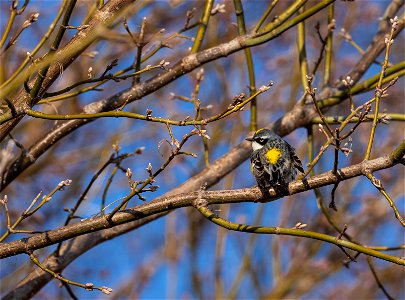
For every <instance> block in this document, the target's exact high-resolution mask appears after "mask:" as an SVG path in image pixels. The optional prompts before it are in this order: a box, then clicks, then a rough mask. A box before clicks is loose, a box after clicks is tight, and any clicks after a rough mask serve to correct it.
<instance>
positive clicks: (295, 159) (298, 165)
mask: <svg viewBox="0 0 405 300" xmlns="http://www.w3.org/2000/svg"><path fill="white" fill-rule="evenodd" d="M285 143H286V145H287V147H288V148H289V150H290V153H291V159H292V161H293V164H294V167H295V168H296V169H297V170H298V171H300V172H301V173H304V168H303V167H302V162H301V160H300V158H299V157H298V156H297V154H295V149H294V147H293V146H291V145H290V144H289V143H287V142H285Z"/></svg>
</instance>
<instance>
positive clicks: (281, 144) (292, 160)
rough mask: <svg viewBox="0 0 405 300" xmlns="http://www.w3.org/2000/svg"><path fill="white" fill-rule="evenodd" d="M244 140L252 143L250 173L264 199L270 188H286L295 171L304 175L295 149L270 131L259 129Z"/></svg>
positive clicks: (295, 173)
mask: <svg viewBox="0 0 405 300" xmlns="http://www.w3.org/2000/svg"><path fill="white" fill-rule="evenodd" d="M246 140H248V141H251V142H252V148H253V153H252V154H251V156H250V163H251V168H252V173H253V175H254V176H255V178H256V181H257V185H258V186H259V188H260V190H261V192H262V194H263V196H264V197H268V196H269V188H270V187H273V188H274V187H275V188H277V187H280V188H286V187H287V185H288V183H289V182H291V181H293V180H294V179H295V176H297V170H298V171H300V172H301V173H304V169H303V168H302V163H301V161H300V159H299V158H298V156H297V155H296V154H295V149H294V148H293V147H292V146H291V145H290V144H288V143H287V142H286V141H284V140H283V139H282V138H281V137H279V136H278V135H277V134H275V133H274V132H273V131H272V130H269V129H264V128H262V129H259V130H258V131H256V132H255V134H254V136H253V137H252V138H248V139H246Z"/></svg>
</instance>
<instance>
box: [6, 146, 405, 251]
mask: <svg viewBox="0 0 405 300" xmlns="http://www.w3.org/2000/svg"><path fill="white" fill-rule="evenodd" d="M404 153H405V141H403V142H402V144H401V145H400V146H399V147H398V148H397V149H395V150H394V151H393V152H392V153H391V154H390V155H387V156H384V157H380V158H377V159H374V160H369V161H363V162H361V163H358V164H355V165H352V166H349V167H346V168H342V169H340V170H339V172H338V174H339V175H334V174H333V173H332V172H326V173H323V174H320V175H317V176H314V177H311V178H308V179H304V180H302V181H301V180H297V181H294V182H291V183H290V184H289V186H288V193H287V192H281V191H275V190H274V189H273V188H272V189H270V190H269V194H270V198H269V199H265V202H268V201H273V200H276V199H278V198H280V197H282V196H286V195H293V194H297V193H301V192H304V191H307V190H311V189H314V188H319V187H322V186H325V185H330V184H335V183H336V182H338V181H344V180H347V179H350V178H353V177H356V176H360V175H363V174H364V173H365V170H367V172H375V171H378V170H381V169H386V168H389V167H392V166H394V165H395V164H397V163H398V162H400V161H401V159H403V156H404ZM202 184H203V183H202ZM201 186H202V185H200V187H201ZM198 197H203V198H204V200H206V201H207V204H225V203H228V204H230V203H240V202H258V201H259V202H260V201H262V200H263V199H262V193H261V192H260V190H259V189H258V188H257V187H253V188H246V189H237V190H222V191H198V192H191V193H183V194H178V195H174V196H166V197H159V198H157V199H155V200H153V201H150V202H148V203H145V204H143V205H139V206H136V207H133V208H131V209H127V210H125V211H121V212H118V213H116V214H114V217H113V218H112V219H111V220H110V221H107V219H106V218H105V217H95V218H91V219H88V220H84V221H82V222H80V223H76V224H72V225H68V226H65V227H61V228H59V229H55V230H49V231H46V232H44V233H41V234H36V235H34V236H32V237H29V238H27V239H22V240H19V241H13V242H9V243H5V244H2V245H0V258H5V257H10V256H14V255H17V254H21V253H27V252H29V251H34V250H36V249H41V248H44V247H47V246H50V245H53V244H55V243H58V242H61V241H64V240H68V239H71V238H73V237H76V236H79V235H83V234H85V233H90V232H94V231H98V230H102V229H106V228H111V227H114V226H117V225H120V224H124V223H128V222H131V221H135V220H142V219H143V218H145V217H148V216H153V215H155V214H160V213H164V212H168V211H171V210H173V209H176V208H180V207H186V206H192V205H193V203H194V201H195V200H196V199H197V198H198ZM107 216H108V215H107Z"/></svg>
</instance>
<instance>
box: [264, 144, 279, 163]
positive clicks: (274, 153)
mask: <svg viewBox="0 0 405 300" xmlns="http://www.w3.org/2000/svg"><path fill="white" fill-rule="evenodd" d="M281 154H282V152H281V150H280V149H279V148H271V149H269V151H267V152H266V158H267V161H268V162H269V163H271V164H272V165H274V164H276V163H277V162H278V160H279V159H280V157H281Z"/></svg>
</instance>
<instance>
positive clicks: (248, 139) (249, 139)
mask: <svg viewBox="0 0 405 300" xmlns="http://www.w3.org/2000/svg"><path fill="white" fill-rule="evenodd" d="M245 140H247V141H249V142H253V138H247V139H245Z"/></svg>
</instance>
